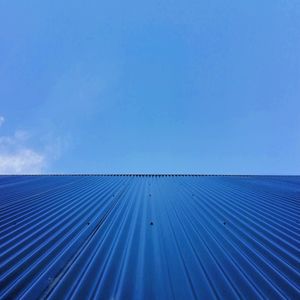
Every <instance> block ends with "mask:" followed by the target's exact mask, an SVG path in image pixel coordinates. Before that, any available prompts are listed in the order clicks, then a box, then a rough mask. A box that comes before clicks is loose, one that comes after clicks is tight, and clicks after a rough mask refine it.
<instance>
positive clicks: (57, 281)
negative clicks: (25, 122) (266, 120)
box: [0, 175, 300, 299]
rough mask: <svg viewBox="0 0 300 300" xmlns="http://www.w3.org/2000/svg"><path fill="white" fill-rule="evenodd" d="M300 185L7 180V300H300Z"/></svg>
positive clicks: (1, 253) (3, 251)
mask: <svg viewBox="0 0 300 300" xmlns="http://www.w3.org/2000/svg"><path fill="white" fill-rule="evenodd" d="M299 217H300V177H288V176H285V177H279V176H273V177H272V176H195V175H193V176H183V175H181V176H163V175H160V176H155V175H151V176H145V175H135V176H128V175H127V176H126V175H123V176H108V175H107V176H1V177H0V276H1V277H0V298H1V299H15V298H24V299H38V298H42V299H43V298H50V299H62V298H67V299H133V298H135V299H214V298H218V299H236V298H247V299H257V298H269V299H281V298H288V299H300V298H299V292H300V289H299V283H300V274H299V266H300V255H299V254H300V253H299V247H300V232H299Z"/></svg>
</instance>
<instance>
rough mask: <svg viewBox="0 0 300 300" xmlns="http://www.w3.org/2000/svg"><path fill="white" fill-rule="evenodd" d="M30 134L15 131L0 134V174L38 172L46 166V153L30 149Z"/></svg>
mask: <svg viewBox="0 0 300 300" xmlns="http://www.w3.org/2000/svg"><path fill="white" fill-rule="evenodd" d="M29 138H30V135H29V134H28V133H27V132H26V131H16V132H15V133H14V135H12V136H0V174H40V173H42V172H43V170H44V168H45V166H46V155H45V154H43V153H39V152H38V151H36V150H34V149H32V147H30V146H29V145H28V144H29Z"/></svg>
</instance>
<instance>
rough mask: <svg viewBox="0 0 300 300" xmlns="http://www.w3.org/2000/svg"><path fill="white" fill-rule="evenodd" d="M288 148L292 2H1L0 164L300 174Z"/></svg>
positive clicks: (294, 48) (298, 71) (295, 77)
mask: <svg viewBox="0 0 300 300" xmlns="http://www.w3.org/2000/svg"><path fill="white" fill-rule="evenodd" d="M299 153H300V2H299V1H296V0H295V1H293V0H291V1H288V0H286V1H284V0H280V1H279V0H272V1H271V0H268V1H258V0H253V1H246V2H245V1H237V0H236V1H221V0H220V1H216V0H214V1H177V0H173V1H147V2H146V1H74V0H72V1H69V0H66V1H57V0H54V1H46V2H45V1H30V0H29V1H1V2H0V173H2V174H3V173H210V174H299V173H300V172H299V170H300V156H299Z"/></svg>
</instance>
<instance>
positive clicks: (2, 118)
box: [0, 116, 5, 127]
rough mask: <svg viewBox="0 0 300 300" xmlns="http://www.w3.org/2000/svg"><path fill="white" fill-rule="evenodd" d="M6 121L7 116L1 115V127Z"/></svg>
mask: <svg viewBox="0 0 300 300" xmlns="http://www.w3.org/2000/svg"><path fill="white" fill-rule="evenodd" d="M4 122H5V118H4V117H3V116H0V127H1V126H2V125H3V123H4Z"/></svg>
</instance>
